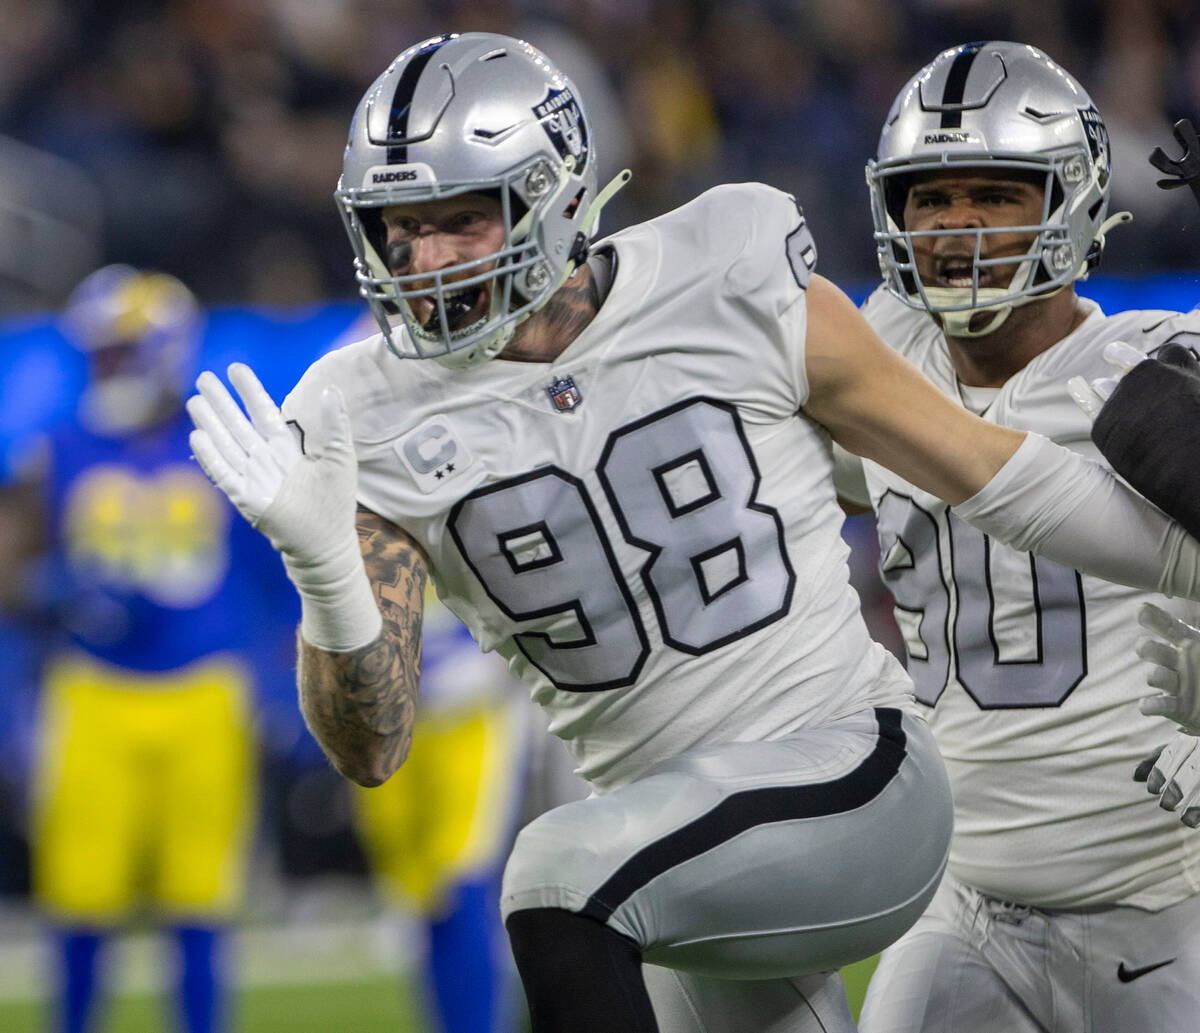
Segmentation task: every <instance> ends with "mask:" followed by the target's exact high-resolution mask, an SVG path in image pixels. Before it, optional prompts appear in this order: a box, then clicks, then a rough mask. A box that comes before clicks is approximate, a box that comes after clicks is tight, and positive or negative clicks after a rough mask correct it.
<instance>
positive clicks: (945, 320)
mask: <svg viewBox="0 0 1200 1033" xmlns="http://www.w3.org/2000/svg"><path fill="white" fill-rule="evenodd" d="M1132 221H1133V215H1132V214H1130V213H1129V212H1115V213H1114V214H1112V215H1110V216H1109V217H1108V218H1107V219H1105V220H1104V222H1102V223H1101V224H1100V227H1099V229H1097V230H1096V235H1095V237H1093V238H1092V240H1093V243H1092V246H1091V247H1090V248H1088V256H1089V257H1085V258H1084V260H1083V262H1082V263H1081V264H1080V266H1079V271H1078V272H1077V273H1076V274H1075V279H1077V280H1084V279H1086V278H1087V275H1088V273H1089V272H1090V271H1091V269H1092V266H1094V265H1095V264H1096V262H1097V261H1098V260H1099V254H1100V253H1102V252H1103V251H1104V238H1105V235H1106V234H1107V233H1108V231H1109V230H1111V229H1112V228H1113V227H1115V226H1120V225H1121V224H1122V223H1126V222H1132ZM1031 262H1032V259H1026V260H1025V261H1023V262H1022V263H1021V264H1020V265H1019V266H1017V271H1016V272H1015V273H1014V274H1013V278H1012V280H1011V281H1010V282H1009V285H1008V287H980V288H978V289H977V290H974V289H972V288H971V287H926V288H924V294H923V295H920V294H917V295H912V297H914V298H917V299H921V300H923V301H924V302H925V303H926V305H927V307H928V306H933V307H934V308H949V309H955V311H951V312H933V313H932V314H933V315H935V316H936V317H937V318H938V320H940V322H941V327H942V330H943V331H944V332H945V333H946V334H947V335H949V336H950V337H986V336H987V335H988V334H990V333H994V332H995V331H996V330H997V329H999V328H1000V326H1001V325H1003V323H1004V321H1005V320H1006V319H1008V317H1009V316H1010V315H1011V314H1012V310H1013V309H1014V308H1016V306H1018V305H1025V304H1027V303H1029V302H1031V301H1041V300H1042V299H1043V298H1052V297H1054V295H1055V294H1057V293H1058V292H1059V291H1061V290H1062V289H1063V287H1065V286H1066V284H1063V285H1062V286H1059V287H1056V288H1055V289H1054V290H1052V291H1046V292H1045V293H1044V294H1035V295H1026V296H1023V297H1018V298H1014V299H1013V300H1011V301H1006V302H1004V303H1003V304H997V302H998V301H999V299H1000V298H1003V297H1006V296H1010V295H1011V294H1012V293H1013V286H1014V284H1016V283H1017V282H1018V281H1019V280H1020V279H1022V278H1023V277H1025V276H1028V275H1029V266H1030V264H1031ZM972 300H974V301H976V302H979V303H981V304H976V305H974V306H973V307H972V308H960V307H959V306H963V305H970V304H971V302H972ZM983 313H991V319H989V320H987V321H986V322H984V323H982V324H980V325H979V326H977V327H975V328H974V329H972V327H971V321H972V320H973V319H974V318H975V317H976V316H978V315H981V314H983Z"/></svg>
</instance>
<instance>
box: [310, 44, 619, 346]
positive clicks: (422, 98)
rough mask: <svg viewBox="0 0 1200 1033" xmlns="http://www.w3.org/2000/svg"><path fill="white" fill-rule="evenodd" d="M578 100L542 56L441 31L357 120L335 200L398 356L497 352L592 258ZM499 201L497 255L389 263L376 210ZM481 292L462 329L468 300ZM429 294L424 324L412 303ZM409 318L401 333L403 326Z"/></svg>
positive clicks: (586, 157) (592, 220) (590, 168)
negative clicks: (403, 270)
mask: <svg viewBox="0 0 1200 1033" xmlns="http://www.w3.org/2000/svg"><path fill="white" fill-rule="evenodd" d="M594 146H595V145H594V141H593V140H592V138H591V131H590V126H589V124H588V121H587V117H586V114H585V112H584V109H583V104H582V102H581V101H580V98H579V95H578V93H577V91H576V90H575V88H574V86H573V85H572V84H571V82H570V80H568V79H567V78H566V77H565V76H564V75H563V74H562V73H561V72H559V71H558V70H557V69H556V68H555V67H554V65H552V64H551V63H550V61H549V60H548V59H547V58H546V57H545V56H544V55H543V54H542V53H540V52H539V51H538V50H536V49H535V48H533V47H532V46H530V45H529V44H528V43H525V42H523V41H520V40H516V39H511V38H509V37H507V36H500V35H495V34H492V33H464V34H462V35H446V36H439V37H436V38H434V39H430V40H426V41H425V42H424V43H420V44H418V45H416V46H414V47H411V48H409V49H408V50H406V51H404V53H402V54H401V55H400V56H399V57H398V58H396V60H395V61H393V62H392V64H391V66H390V67H389V68H388V69H387V70H386V71H385V72H384V73H383V75H381V76H380V77H379V78H378V79H377V80H376V81H375V83H374V84H373V85H372V86H371V87H370V89H368V90H367V92H366V94H365V96H364V97H363V98H362V100H361V101H360V102H359V105H358V108H357V110H356V111H355V113H354V120H353V122H352V123H351V126H350V140H349V143H348V144H347V147H346V154H345V159H344V161H343V166H342V176H341V180H340V181H339V183H338V189H337V191H336V193H335V195H334V196H335V197H336V199H337V202H338V207H339V209H340V211H341V213H342V218H343V221H344V222H345V224H346V228H347V231H348V232H349V234H350V240H351V243H352V244H353V246H354V253H355V271H356V276H357V279H358V283H359V289H360V291H361V293H362V295H363V297H365V298H366V299H367V301H368V303H369V304H370V306H371V309H372V311H373V312H374V314H375V318H376V320H377V321H378V323H379V325H380V327H381V329H382V330H383V333H384V337H385V338H386V340H387V342H388V345H389V346H390V347H391V349H392V351H394V352H395V353H396V354H397V355H399V356H401V357H404V358H428V357H435V358H440V359H442V360H443V361H446V362H448V363H450V364H454V365H469V364H471V363H474V362H478V361H482V360H484V359H488V358H491V357H493V356H495V355H496V354H498V353H499V352H500V351H501V350H502V349H503V347H504V346H505V344H507V343H508V340H509V338H510V337H511V336H512V333H513V330H514V329H515V328H516V326H517V325H518V323H519V322H520V321H521V320H523V319H524V318H526V317H527V316H528V315H529V314H530V313H532V312H534V311H536V310H537V309H538V308H539V307H540V306H541V305H542V304H544V303H545V302H546V301H547V300H548V299H549V298H550V296H551V295H552V294H553V293H554V292H555V291H556V290H557V289H558V288H559V287H560V286H561V285H562V283H563V281H564V280H565V279H566V278H567V276H569V275H570V273H571V272H572V271H573V270H574V269H575V267H576V266H577V265H578V263H579V262H581V261H582V260H583V258H584V256H585V255H586V253H587V244H588V240H589V238H590V236H591V235H592V234H593V233H594V232H595V228H596V218H597V216H598V214H599V209H600V206H601V205H602V204H603V203H604V201H605V200H607V198H608V197H609V196H611V194H612V192H614V190H615V189H616V188H617V187H618V186H620V185H623V183H624V181H625V179H627V178H628V173H627V172H626V173H622V176H619V177H618V180H620V183H618V182H617V180H614V181H613V184H610V186H609V188H608V189H606V190H605V191H604V192H603V193H601V194H600V195H597V192H596V157H595V153H594ZM469 193H480V194H487V195H488V196H492V197H495V198H497V199H498V201H499V202H500V205H501V214H502V218H503V223H504V242H503V245H502V247H501V249H500V250H498V251H496V252H495V253H493V254H490V255H487V256H485V257H483V258H480V259H477V260H474V261H470V262H463V263H460V264H457V265H454V266H450V267H448V268H444V269H439V270H434V271H427V272H424V273H419V274H405V275H393V272H392V271H391V270H389V269H388V267H387V264H386V262H385V261H384V246H383V244H384V239H385V232H384V229H383V224H382V220H381V217H380V212H381V209H383V208H385V207H387V206H390V205H397V204H413V203H421V202H426V201H430V200H435V199H439V198H445V197H454V196H458V195H462V194H469ZM479 291H486V292H488V297H489V299H490V300H489V307H488V310H487V312H486V313H485V315H484V316H483V317H482V318H480V319H478V320H476V321H474V322H473V323H471V324H470V325H467V326H456V325H455V324H456V322H459V321H461V319H462V317H463V316H464V315H465V314H466V312H468V311H469V306H466V303H465V302H464V300H463V299H464V298H465V297H470V296H475V297H477V296H478V294H477V292H479ZM418 297H421V298H429V299H431V300H432V302H433V315H432V316H431V317H430V318H429V319H427V320H426V321H425V325H422V324H421V323H420V322H418V320H417V319H416V318H415V316H414V314H413V310H412V308H411V307H410V305H409V301H410V300H411V299H416V298H418ZM397 315H399V316H401V317H403V322H404V325H405V326H406V327H407V334H403V333H400V332H398V331H399V327H398V326H397V325H395V324H396V323H397V322H398V321H397V320H396V318H395V317H396V316H397Z"/></svg>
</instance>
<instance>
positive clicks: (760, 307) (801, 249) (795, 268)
mask: <svg viewBox="0 0 1200 1033" xmlns="http://www.w3.org/2000/svg"><path fill="white" fill-rule="evenodd" d="M693 204H695V205H696V206H697V209H698V211H697V213H696V214H697V215H698V216H699V217H698V218H696V219H694V220H692V225H693V226H695V227H696V229H695V239H694V241H693V242H692V246H693V247H694V249H695V250H694V251H693V252H692V254H693V256H701V260H702V261H704V262H706V263H710V264H711V265H712V275H713V277H714V279H715V280H716V281H717V282H718V283H719V287H718V290H719V291H720V293H721V296H722V300H723V302H724V303H725V304H727V305H729V306H731V307H732V308H734V309H735V310H737V313H736V315H737V318H735V319H734V320H733V321H732V324H733V325H737V324H738V323H739V322H744V321H745V320H746V319H749V321H751V322H753V323H754V324H756V325H757V326H758V327H761V328H762V329H763V330H764V331H765V332H766V334H767V336H768V338H769V339H770V340H771V341H772V342H773V343H774V344H775V345H776V347H777V348H778V349H779V351H780V356H781V358H782V361H783V363H784V364H785V367H786V370H787V375H788V376H789V378H790V380H791V381H792V385H793V390H794V392H795V398H796V402H797V407H800V406H802V405H803V404H804V403H805V402H806V401H807V400H808V377H807V374H806V372H805V366H804V339H805V332H806V329H807V308H806V306H805V303H804V300H805V292H806V291H807V289H808V283H809V280H810V279H811V278H812V274H813V272H814V271H815V269H816V265H817V246H816V243H815V241H814V240H813V235H812V232H811V230H810V229H809V226H808V221H807V220H806V219H805V217H804V213H803V211H802V209H801V208H800V206H799V205H798V204H797V203H796V199H795V198H794V197H792V196H791V195H790V194H785V193H784V192H783V191H781V190H776V189H775V188H774V187H769V186H766V185H764V184H761V183H740V184H732V185H726V186H720V187H715V188H714V189H712V190H709V191H707V192H706V193H704V194H702V195H701V196H700V197H699V198H697V200H696V201H695V202H693ZM681 257H682V256H681Z"/></svg>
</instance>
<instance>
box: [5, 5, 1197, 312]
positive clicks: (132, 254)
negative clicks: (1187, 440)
mask: <svg viewBox="0 0 1200 1033" xmlns="http://www.w3.org/2000/svg"><path fill="white" fill-rule="evenodd" d="M0 24H2V25H4V26H5V30H4V32H3V33H2V34H0V140H2V141H3V143H2V145H0V184H2V186H3V189H2V191H0V196H2V197H3V198H4V200H3V201H2V202H0V204H3V210H2V211H0V219H2V220H3V227H4V228H3V231H2V232H0V249H2V252H3V253H2V255H0V262H2V263H3V268H2V269H0V275H2V279H3V288H2V293H0V312H2V311H5V310H7V311H14V310H16V311H19V310H22V309H27V308H36V307H53V306H55V305H57V304H58V303H60V302H61V301H62V300H63V298H64V297H65V295H66V292H67V291H68V290H69V289H70V287H71V286H72V285H74V284H75V283H76V282H78V280H79V279H80V278H81V277H82V275H84V274H86V272H88V271H89V270H90V269H91V268H94V267H95V266H96V265H98V264H100V263H101V262H103V261H124V262H130V263H133V264H135V265H140V266H150V267H155V268H159V269H163V270H165V271H167V272H171V273H174V274H176V275H177V276H179V277H181V278H182V279H183V280H184V281H185V282H186V283H188V284H189V285H190V286H192V288H193V289H194V290H195V291H196V292H197V294H198V295H199V297H200V299H201V301H203V302H205V303H208V304H224V303H231V302H248V303H266V304H282V305H289V304H295V303H299V302H306V301H311V300H314V299H328V298H344V297H348V296H350V295H352V294H353V282H352V279H351V274H350V265H349V262H348V260H347V259H348V250H347V248H346V242H345V238H344V236H343V232H342V229H341V226H340V224H339V222H338V218H337V216H336V214H335V209H334V206H333V203H332V201H331V199H330V194H331V192H332V189H333V186H334V183H335V181H336V179H337V174H338V170H339V165H340V159H341V153H342V147H343V145H344V140H345V134H346V127H347V124H348V120H349V116H350V113H351V112H352V111H353V109H354V105H355V102H356V100H357V98H358V97H359V96H360V95H361V93H362V91H363V89H364V88H365V86H366V85H367V84H368V83H369V81H370V79H371V78H373V76H374V75H375V74H376V73H377V71H378V70H379V69H380V68H382V67H384V65H385V64H386V63H387V61H388V60H390V58H391V57H392V56H394V55H395V54H396V53H397V52H398V51H399V50H401V49H402V48H403V47H405V46H407V45H409V44H411V43H412V42H414V41H416V40H419V39H422V38H425V37H427V36H430V35H433V34H435V33H438V32H442V31H447V30H466V29H475V30H490V31H498V32H505V33H509V34H513V35H518V36H524V37H525V38H528V39H529V40H530V41H531V42H533V43H534V44H536V45H538V46H540V47H541V48H542V49H544V50H546V51H547V52H548V53H550V54H551V55H553V56H554V57H555V59H556V60H557V61H558V63H559V64H560V65H561V66H563V67H565V68H567V69H569V70H570V71H571V74H572V75H573V77H574V78H575V79H576V80H577V84H578V85H579V87H580V89H581V92H582V93H583V95H584V97H585V99H586V102H587V104H588V107H589V110H590V112H591V116H592V119H593V122H594V123H595V124H596V125H597V133H598V136H599V137H600V139H602V140H603V141H605V142H606V143H605V147H604V149H602V150H601V151H600V155H599V156H600V160H601V164H602V168H601V174H602V178H604V174H605V172H606V171H608V173H609V174H612V172H615V171H616V170H618V169H620V168H621V167H623V166H625V165H628V166H630V167H631V168H633V169H634V170H635V176H634V179H633V183H632V185H631V187H630V188H629V189H628V190H627V191H625V192H624V193H623V194H622V195H621V196H620V198H618V200H617V202H616V203H615V204H614V205H613V207H612V209H610V211H611V213H612V214H611V216H606V219H607V223H606V225H607V228H608V229H614V228H617V227H619V226H622V225H625V224H628V223H630V222H634V221H637V220H640V219H643V218H645V217H647V216H650V215H654V214H657V213H659V212H661V211H664V210H666V209H668V208H670V207H673V206H674V205H676V204H678V203H680V202H682V201H684V200H686V199H688V198H690V197H692V196H693V195H694V194H695V193H697V192H698V191H699V190H701V189H703V188H705V187H707V186H710V185H712V184H714V183H717V182H723V181H739V180H750V179H754V180H764V181H766V182H769V183H772V184H773V185H776V186H779V187H783V188H785V189H788V190H790V191H792V192H793V193H795V194H796V196H797V197H798V198H799V199H800V201H801V203H802V204H803V206H804V208H805V210H806V212H807V213H808V215H809V219H810V222H811V224H812V226H813V229H814V232H815V234H816V238H817V241H818V243H819V245H820V248H821V268H822V271H823V272H824V273H825V274H827V275H829V276H831V277H832V278H833V279H835V280H837V281H840V282H864V281H869V280H870V279H873V278H874V275H875V268H874V257H873V252H872V249H871V246H870V219H869V215H868V208H867V204H866V189H865V187H864V186H863V185H862V169H863V163H864V161H865V159H866V158H867V157H868V156H869V155H870V154H871V153H872V152H873V151H874V147H875V143H876V140H877V138H878V132H879V126H880V125H881V123H882V121H883V119H884V117H885V115H886V113H887V109H888V106H889V104H890V103H891V100H892V98H893V96H894V95H895V92H896V90H897V89H898V88H899V87H900V85H901V84H903V82H904V81H905V79H906V78H907V77H908V76H909V75H911V74H912V71H913V70H914V69H915V68H918V67H920V65H921V64H923V63H924V62H926V61H927V60H929V59H930V58H931V57H932V56H933V55H934V54H935V53H936V52H937V51H938V50H940V49H942V48H943V47H945V46H948V45H951V44H954V43H958V42H962V41H964V40H970V39H986V38H994V39H1014V40H1022V41H1027V42H1030V43H1034V44H1036V45H1038V46H1040V47H1042V48H1043V49H1044V50H1046V51H1047V52H1048V53H1049V54H1050V55H1051V56H1053V57H1054V58H1055V59H1057V60H1058V61H1059V62H1060V63H1061V64H1063V65H1064V66H1065V67H1066V68H1068V69H1069V70H1071V71H1072V72H1073V73H1074V74H1075V75H1076V76H1077V77H1078V78H1080V79H1081V80H1082V81H1083V82H1085V83H1087V84H1089V89H1090V91H1091V93H1092V95H1093V96H1094V97H1095V98H1096V100H1097V103H1098V106H1099V107H1100V110H1101V112H1102V113H1103V115H1104V117H1105V119H1106V121H1107V123H1108V127H1109V131H1110V133H1111V135H1112V140H1113V153H1114V166H1115V176H1114V179H1115V186H1114V196H1113V205H1114V209H1119V208H1125V207H1128V208H1131V209H1132V210H1133V211H1134V213H1135V215H1136V218H1137V221H1136V222H1135V224H1134V225H1133V226H1132V227H1130V228H1128V229H1124V230H1122V232H1121V243H1120V247H1114V248H1112V249H1110V253H1109V257H1108V258H1107V259H1106V268H1105V272H1109V273H1122V274H1128V273H1151V272H1155V271H1160V270H1162V269H1167V268H1177V267H1179V266H1181V265H1194V264H1196V263H1197V262H1198V261H1200V234H1197V233H1196V232H1195V225H1194V223H1195V218H1194V216H1193V215H1192V212H1194V208H1189V203H1190V201H1189V199H1187V198H1184V197H1180V196H1178V195H1168V194H1165V193H1163V192H1161V191H1157V190H1155V189H1154V186H1153V182H1154V179H1155V173H1154V171H1153V170H1152V169H1151V168H1150V167H1149V166H1148V165H1147V164H1146V160H1145V157H1146V154H1147V153H1148V152H1149V151H1150V149H1151V148H1152V147H1153V146H1154V145H1155V144H1156V143H1158V144H1164V145H1165V144H1169V143H1171V136H1170V125H1171V123H1172V122H1173V121H1175V120H1176V119H1178V118H1181V117H1185V116H1187V117H1191V118H1193V119H1197V118H1200V7H1198V6H1197V5H1195V4H1193V3H1190V2H1188V0H1093V2H1090V3H1073V2H1068V0H1045V2H1040V3H1009V4H995V3H990V2H988V0H898V2H890V3H884V2H882V0H746V2H737V3H724V2H722V3H717V2H713V0H692V2H690V3H689V2H681V0H576V2H574V3H570V4H567V3H559V2H551V0H451V2H444V0H443V2H437V3H433V2H429V0H320V2H308V0H253V2H252V0H121V2H120V3H117V2H115V0H0ZM31 149H32V150H31ZM1188 219H1190V220H1191V222H1192V225H1191V226H1190V227H1189V226H1187V225H1186V224H1185V221H1186V220H1188Z"/></svg>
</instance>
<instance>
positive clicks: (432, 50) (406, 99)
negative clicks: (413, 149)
mask: <svg viewBox="0 0 1200 1033" xmlns="http://www.w3.org/2000/svg"><path fill="white" fill-rule="evenodd" d="M452 39H454V34H453V33H448V34H447V35H444V36H439V37H438V38H437V39H434V40H430V41H429V42H428V43H426V44H425V46H424V47H422V48H421V49H420V50H419V51H417V53H416V54H414V55H413V57H412V59H411V60H410V61H409V62H408V67H407V68H405V69H404V71H403V72H401V73H400V78H399V80H398V81H397V82H396V92H395V93H394V94H392V110H391V112H390V113H389V114H388V132H387V138H388V140H400V141H403V140H405V138H406V137H407V135H408V113H409V111H410V110H411V109H412V100H413V95H414V94H415V93H416V92H417V83H418V82H419V81H420V79H421V73H422V72H424V71H425V66H426V65H427V64H429V59H430V58H431V57H433V55H434V54H436V53H437V52H438V51H439V50H441V49H442V47H444V46H445V45H446V44H447V43H449V42H450V40H452ZM387 161H388V164H389V165H403V164H404V163H405V162H407V161H408V144H407V142H404V143H397V144H391V145H389V146H388V149H387Z"/></svg>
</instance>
